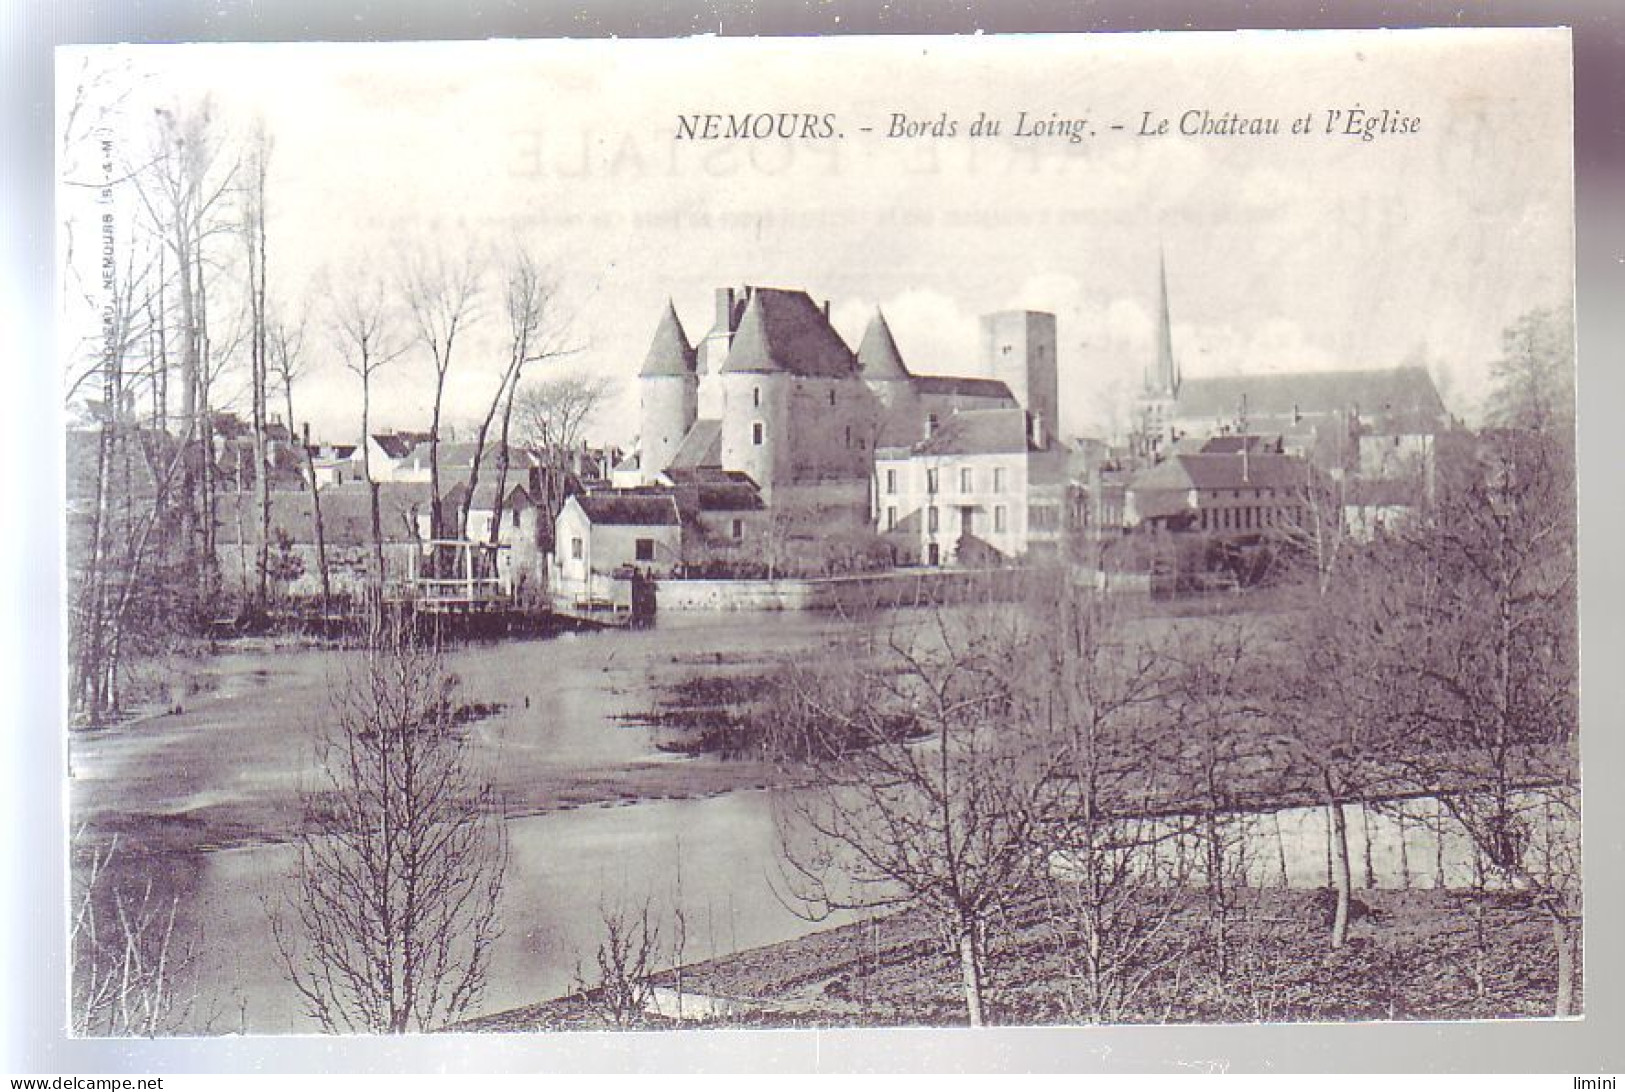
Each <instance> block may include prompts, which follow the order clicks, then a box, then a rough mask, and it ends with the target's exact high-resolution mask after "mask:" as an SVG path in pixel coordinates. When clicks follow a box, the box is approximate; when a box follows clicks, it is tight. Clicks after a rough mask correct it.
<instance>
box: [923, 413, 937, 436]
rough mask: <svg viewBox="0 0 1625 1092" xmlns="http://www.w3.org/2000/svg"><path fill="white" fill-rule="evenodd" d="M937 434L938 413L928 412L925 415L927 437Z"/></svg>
mask: <svg viewBox="0 0 1625 1092" xmlns="http://www.w3.org/2000/svg"><path fill="white" fill-rule="evenodd" d="M936 434H937V415H936V414H934V413H928V414H926V415H925V435H926V436H927V438H929V437H932V436H935V435H936Z"/></svg>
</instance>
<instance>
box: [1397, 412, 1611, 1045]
mask: <svg viewBox="0 0 1625 1092" xmlns="http://www.w3.org/2000/svg"><path fill="white" fill-rule="evenodd" d="M1386 545H1387V547H1388V548H1387V549H1386V550H1385V551H1384V555H1383V559H1382V560H1383V564H1382V570H1383V573H1384V589H1385V597H1384V600H1383V603H1382V614H1383V617H1384V622H1383V628H1382V630H1381V632H1380V633H1378V634H1375V640H1373V641H1372V644H1373V645H1374V647H1375V650H1376V652H1377V653H1378V655H1380V657H1381V658H1380V660H1379V661H1378V663H1377V670H1374V671H1371V672H1369V673H1368V674H1367V685H1368V687H1369V688H1370V690H1371V692H1372V693H1373V703H1374V704H1376V703H1377V702H1380V703H1381V705H1380V708H1381V709H1382V710H1383V711H1384V712H1386V714H1387V715H1388V716H1389V717H1391V718H1393V719H1394V720H1395V721H1396V722H1397V723H1398V724H1400V725H1402V726H1403V727H1404V729H1405V731H1406V733H1407V735H1408V737H1409V738H1411V739H1413V740H1414V741H1415V742H1414V745H1413V746H1411V747H1409V748H1407V749H1406V751H1405V752H1404V753H1403V754H1402V755H1400V756H1398V757H1399V760H1400V762H1401V764H1402V766H1403V768H1404V770H1405V772H1406V775H1407V776H1408V777H1410V778H1411V779H1412V781H1413V783H1414V784H1415V785H1416V787H1417V788H1419V789H1420V790H1422V791H1425V792H1428V793H1431V794H1433V795H1435V796H1436V797H1437V798H1438V799H1439V800H1440V801H1441V803H1442V804H1443V806H1444V808H1445V809H1446V810H1447V811H1448V813H1449V814H1450V815H1451V816H1452V817H1453V818H1454V819H1455V820H1456V822H1457V823H1458V824H1459V825H1460V827H1461V829H1462V830H1464V831H1465V832H1466V834H1467V835H1468V836H1469V837H1470V838H1471V840H1472V842H1473V844H1474V846H1475V847H1476V848H1477V849H1478V851H1479V852H1480V853H1481V854H1482V855H1483V857H1484V859H1485V860H1486V861H1487V862H1488V865H1489V866H1490V868H1491V869H1492V870H1493V872H1494V874H1495V875H1497V876H1498V877H1500V879H1501V880H1502V881H1503V882H1504V883H1506V884H1508V885H1509V886H1511V887H1512V888H1513V889H1514V890H1516V891H1520V892H1523V893H1524V894H1525V895H1526V896H1527V897H1528V898H1530V899H1531V900H1532V902H1533V903H1534V904H1535V905H1536V906H1538V907H1539V908H1540V909H1541V910H1542V911H1543V912H1544V913H1545V914H1546V916H1547V918H1548V920H1549V922H1550V924H1551V928H1552V938H1553V945H1554V949H1555V954H1556V961H1557V972H1558V973H1557V987H1556V993H1555V997H1554V1008H1555V1011H1556V1012H1557V1014H1558V1015H1560V1016H1564V1015H1568V1014H1569V1013H1570V1012H1571V1011H1572V1009H1573V1001H1574V992H1575V986H1576V978H1577V960H1576V958H1575V950H1574V949H1575V942H1576V936H1575V926H1576V925H1577V924H1578V922H1579V914H1580V895H1581V892H1580V872H1579V845H1578V837H1579V788H1580V780H1579V757H1578V751H1577V742H1578V728H1579V718H1578V705H1577V694H1576V689H1577V687H1576V683H1577V663H1578V613H1577V608H1578V604H1577V600H1576V594H1575V589H1576V575H1577V574H1576V560H1575V518H1574V465H1573V462H1572V455H1571V449H1570V448H1569V447H1568V445H1567V443H1566V437H1564V436H1562V435H1558V436H1552V435H1548V434H1544V433H1541V432H1537V431H1520V430H1512V431H1509V432H1505V433H1499V434H1491V435H1489V436H1487V437H1485V438H1484V439H1482V440H1481V441H1480V443H1479V446H1478V452H1477V458H1476V459H1475V460H1474V461H1473V462H1472V464H1471V465H1470V466H1467V467H1465V468H1463V469H1462V471H1461V472H1460V473H1459V474H1457V475H1454V476H1453V477H1452V480H1450V481H1449V482H1448V483H1447V484H1446V485H1445V486H1444V487H1443V489H1442V490H1441V497H1440V500H1439V503H1438V504H1437V505H1436V508H1435V511H1434V514H1433V518H1432V519H1431V520H1429V521H1428V522H1427V523H1426V524H1424V525H1419V526H1417V527H1415V528H1413V529H1411V530H1410V531H1409V532H1408V533H1407V534H1406V535H1405V536H1404V537H1402V538H1396V539H1395V540H1394V541H1392V542H1390V543H1388V544H1386Z"/></svg>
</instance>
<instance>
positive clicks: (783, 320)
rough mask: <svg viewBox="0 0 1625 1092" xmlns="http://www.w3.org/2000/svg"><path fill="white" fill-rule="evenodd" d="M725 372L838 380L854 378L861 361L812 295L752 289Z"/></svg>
mask: <svg viewBox="0 0 1625 1092" xmlns="http://www.w3.org/2000/svg"><path fill="white" fill-rule="evenodd" d="M722 370H723V372H725V373H729V372H788V373H789V374H791V375H799V376H807V377H811V378H821V379H836V378H845V377H848V376H851V375H853V374H855V373H856V371H857V360H856V359H855V358H854V357H853V355H852V350H851V349H849V348H847V345H846V342H844V341H842V340H841V335H840V334H838V333H836V332H835V328H834V327H833V326H831V325H830V324H829V318H828V317H827V316H826V315H825V314H824V309H823V308H822V307H819V306H818V304H816V303H814V302H813V300H812V297H811V296H809V295H807V293H805V292H802V291H800V290H799V289H786V288H752V289H750V302H749V303H747V304H746V305H745V314H744V315H743V317H741V318H740V320H739V329H738V330H737V331H736V332H735V333H734V339H733V345H732V346H731V347H730V348H729V349H728V359H727V360H726V361H724V362H723V365H722Z"/></svg>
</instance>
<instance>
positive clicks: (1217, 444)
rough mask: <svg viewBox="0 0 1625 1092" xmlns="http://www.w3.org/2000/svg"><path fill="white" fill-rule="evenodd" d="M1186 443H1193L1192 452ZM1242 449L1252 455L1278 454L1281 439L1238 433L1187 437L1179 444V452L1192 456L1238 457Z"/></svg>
mask: <svg viewBox="0 0 1625 1092" xmlns="http://www.w3.org/2000/svg"><path fill="white" fill-rule="evenodd" d="M1187 441H1192V442H1193V446H1194V450H1192V445H1188V444H1187ZM1243 449H1245V450H1247V451H1250V452H1253V453H1254V454H1259V453H1266V454H1267V453H1270V452H1271V451H1273V452H1274V453H1275V454H1280V450H1281V438H1280V437H1279V436H1276V437H1265V436H1259V435H1256V434H1253V433H1248V434H1246V435H1241V434H1239V433H1238V434H1231V435H1224V436H1207V437H1195V436H1187V437H1185V438H1184V439H1182V440H1180V442H1179V450H1180V452H1181V453H1183V454H1192V455H1239V454H1240V453H1241V452H1242V450H1243Z"/></svg>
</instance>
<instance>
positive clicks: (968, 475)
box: [959, 466, 975, 493]
mask: <svg viewBox="0 0 1625 1092" xmlns="http://www.w3.org/2000/svg"><path fill="white" fill-rule="evenodd" d="M974 477H975V475H974V474H973V473H972V472H971V468H970V467H968V466H962V467H960V468H959V491H960V492H961V493H969V492H970V491H971V481H972V479H973V478H974Z"/></svg>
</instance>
